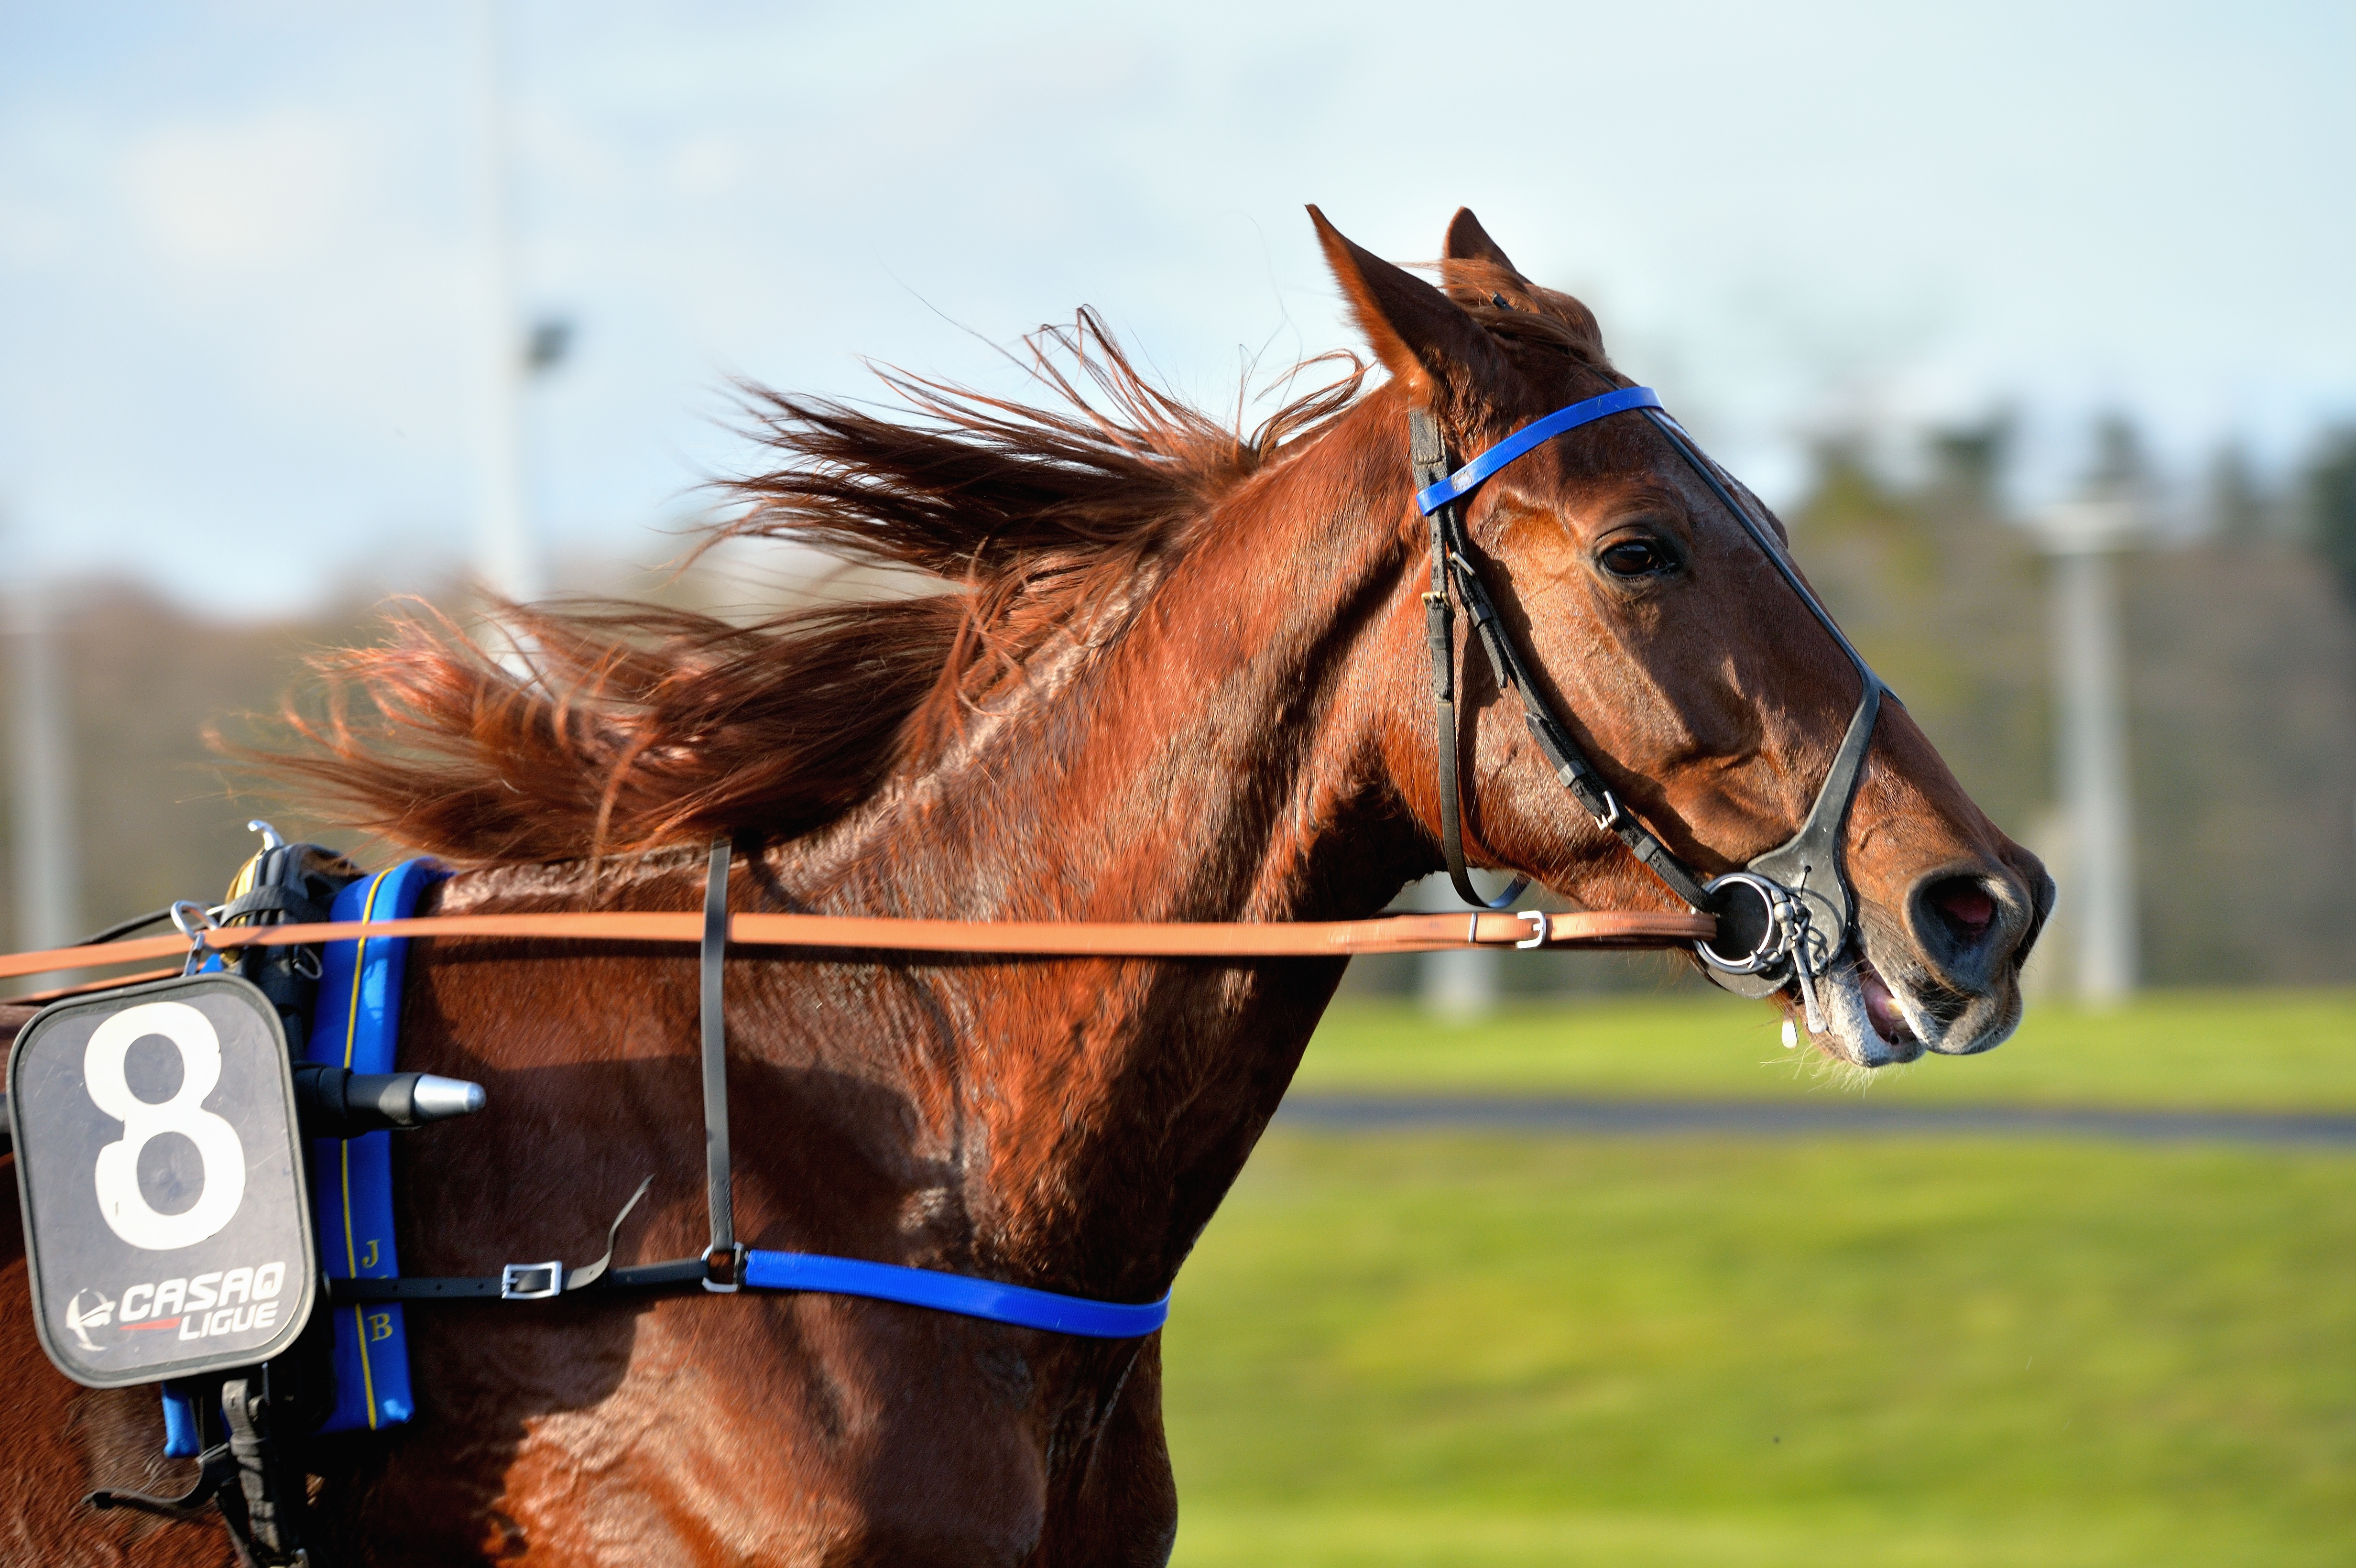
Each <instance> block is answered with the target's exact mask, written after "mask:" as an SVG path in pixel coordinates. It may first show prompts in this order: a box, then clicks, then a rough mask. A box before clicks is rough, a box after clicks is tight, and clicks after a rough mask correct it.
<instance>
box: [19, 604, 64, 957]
mask: <svg viewBox="0 0 2356 1568" xmlns="http://www.w3.org/2000/svg"><path fill="white" fill-rule="evenodd" d="M10 608H11V612H12V613H11V615H10V620H11V622H12V623H13V624H12V625H11V627H10V631H11V632H12V633H13V634H14V635H12V636H11V637H10V638H9V641H10V642H11V643H12V644H14V647H13V649H12V650H11V651H12V652H13V653H14V654H15V657H14V658H12V659H11V660H10V661H9V663H10V664H11V665H12V666H13V667H14V669H13V672H12V673H13V674H14V677H15V678H14V680H13V681H12V683H11V684H12V686H13V687H14V691H13V693H12V696H13V699H14V700H13V702H12V703H11V705H10V706H11V708H12V709H13V710H14V711H13V718H14V720H15V722H14V725H13V726H12V727H13V729H14V731H15V733H14V734H13V735H11V736H10V741H11V744H10V747H9V752H10V759H9V760H10V763H11V764H12V771H13V772H14V773H15V779H14V784H15V789H14V790H13V792H12V793H13V795H14V796H15V799H14V801H13V803H12V804H13V805H14V806H15V808H16V809H15V811H14V813H13V815H14V816H15V818H16V821H15V823H14V827H15V829H16V835H15V837H16V945H17V946H19V947H20V948H40V947H62V946H64V945H65V944H68V943H70V942H71V941H73V940H74V938H75V937H77V936H79V935H80V934H81V909H80V904H81V900H80V888H79V887H78V886H77V885H76V882H75V878H74V859H75V857H74V820H73V784H72V772H73V769H72V757H73V753H72V747H71V742H70V740H69V739H68V737H67V734H66V728H65V711H64V704H63V703H61V702H59V700H58V689H57V682H58V668H57V661H56V658H55V656H54V648H53V645H52V643H53V636H54V633H53V630H52V627H51V626H50V624H49V617H48V613H47V611H46V610H45V609H44V607H43V603H42V594H41V591H40V589H39V588H38V587H37V586H34V585H32V584H30V583H28V584H27V586H25V587H22V588H19V589H18V590H17V592H16V594H15V595H14V596H13V603H12V604H11V606H10Z"/></svg>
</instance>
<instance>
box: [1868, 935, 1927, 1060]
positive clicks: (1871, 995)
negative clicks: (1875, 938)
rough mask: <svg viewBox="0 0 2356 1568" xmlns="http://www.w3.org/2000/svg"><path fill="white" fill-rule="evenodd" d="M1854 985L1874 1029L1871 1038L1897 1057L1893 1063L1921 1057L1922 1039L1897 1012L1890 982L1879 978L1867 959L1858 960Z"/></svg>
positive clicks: (1876, 970) (1900, 1012)
mask: <svg viewBox="0 0 2356 1568" xmlns="http://www.w3.org/2000/svg"><path fill="white" fill-rule="evenodd" d="M1857 982H1858V992H1859V993H1860V999H1862V1000H1863V1001H1864V1003H1865V1021H1866V1022H1867V1023H1869V1024H1870V1025H1872V1026H1873V1032H1874V1035H1875V1036H1876V1037H1877V1038H1878V1039H1879V1040H1880V1041H1881V1042H1882V1044H1884V1045H1886V1046H1888V1047H1889V1048H1890V1050H1891V1051H1892V1052H1894V1053H1897V1054H1896V1055H1895V1056H1894V1057H1893V1060H1896V1061H1912V1060H1914V1058H1916V1057H1917V1056H1920V1055H1922V1037H1921V1036H1920V1035H1918V1034H1916V1033H1915V1032H1914V1026H1913V1025H1912V1023H1909V1022H1908V1021H1907V1019H1906V1015H1905V1013H1904V1012H1902V1011H1901V1010H1900V1008H1899V1006H1898V997H1897V996H1896V994H1895V993H1893V992H1892V991H1891V990H1890V982H1889V981H1887V980H1885V979H1883V978H1882V977H1881V971H1880V970H1879V969H1876V968H1875V967H1874V966H1873V963H1872V961H1871V960H1870V959H1864V958H1860V959H1858V965H1857Z"/></svg>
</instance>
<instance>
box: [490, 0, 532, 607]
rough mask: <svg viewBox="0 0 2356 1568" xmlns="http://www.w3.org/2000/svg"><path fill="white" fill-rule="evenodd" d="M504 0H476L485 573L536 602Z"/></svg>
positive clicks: (508, 593)
mask: <svg viewBox="0 0 2356 1568" xmlns="http://www.w3.org/2000/svg"><path fill="white" fill-rule="evenodd" d="M501 3H502V0H477V5H476V23H477V35H478V36H477V46H478V47H477V70H478V74H479V76H480V81H479V82H478V84H477V85H478V89H479V103H478V110H479V113H480V124H479V126H478V128H477V130H478V137H479V146H480V164H481V168H480V171H479V178H478V181H477V187H478V188H477V197H478V199H479V203H480V211H479V212H478V214H477V222H478V226H479V228H480V230H481V234H482V240H483V253H482V263H483V264H482V275H481V280H480V283H481V289H482V298H481V301H480V310H481V313H482V332H481V342H482V347H483V355H484V359H483V367H482V379H483V387H482V399H481V400H482V412H481V420H482V423H481V427H480V432H479V433H480V441H481V451H480V454H479V462H480V463H481V465H482V466H481V475H480V481H479V482H480V484H481V486H482V489H481V495H480V496H479V497H478V498H477V508H478V521H477V536H476V563H475V564H476V570H477V572H479V573H480V574H481V576H482V579H483V581H484V584H485V585H486V586H487V587H488V588H489V589H490V590H491V591H492V592H495V593H498V594H500V595H502V596H504V597H506V598H509V599H513V600H530V599H534V598H537V597H539V596H540V594H541V592H542V591H543V584H542V582H541V563H540V554H539V550H538V549H537V548H536V541H535V540H534V539H532V536H531V524H530V515H529V513H528V511H527V508H526V506H525V496H524V474H523V397H524V380H525V377H526V374H527V370H526V367H525V364H524V352H523V337H522V332H521V329H520V327H519V324H518V316H517V313H516V304H515V272H516V269H515V234H514V216H515V215H514V211H513V208H512V206H511V203H510V198H509V189H508V159H509V123H508V101H507V100H508V93H507V47H506V39H505V37H503V20H504V18H503V17H502V15H501Z"/></svg>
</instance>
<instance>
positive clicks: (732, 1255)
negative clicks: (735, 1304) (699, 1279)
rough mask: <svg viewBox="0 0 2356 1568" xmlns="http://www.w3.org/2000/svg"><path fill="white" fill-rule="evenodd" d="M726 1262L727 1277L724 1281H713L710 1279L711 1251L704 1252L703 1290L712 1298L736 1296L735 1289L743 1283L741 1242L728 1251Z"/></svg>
mask: <svg viewBox="0 0 2356 1568" xmlns="http://www.w3.org/2000/svg"><path fill="white" fill-rule="evenodd" d="M727 1261H728V1277H727V1278H726V1279H725V1280H724V1281H723V1280H717V1279H714V1278H712V1252H711V1249H710V1248H706V1249H705V1250H704V1253H703V1288H704V1289H706V1290H708V1291H710V1292H712V1295H714V1296H734V1295H735V1294H736V1287H737V1286H738V1285H742V1284H744V1243H742V1242H739V1243H737V1244H736V1245H735V1246H734V1247H733V1248H731V1249H730V1250H729V1254H728V1260H727Z"/></svg>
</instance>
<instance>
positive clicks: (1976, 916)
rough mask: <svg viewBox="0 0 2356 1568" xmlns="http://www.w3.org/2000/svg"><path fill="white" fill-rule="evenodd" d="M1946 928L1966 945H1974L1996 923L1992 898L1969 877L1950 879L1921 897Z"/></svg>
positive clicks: (1985, 889) (1978, 883)
mask: <svg viewBox="0 0 2356 1568" xmlns="http://www.w3.org/2000/svg"><path fill="white" fill-rule="evenodd" d="M1923 901H1924V902H1926V903H1928V904H1929V905H1930V906H1931V907H1932V908H1933V909H1934V910H1936V911H1938V912H1939V918H1940V919H1941V920H1943V921H1944V922H1945V923H1946V925H1947V929H1948V930H1950V931H1952V932H1954V934H1955V935H1956V936H1957V937H1959V938H1960V939H1962V940H1963V941H1965V942H1966V943H1971V942H1977V941H1978V940H1979V939H1980V938H1981V937H1982V936H1984V935H1986V934H1987V928H1988V927H1989V926H1991V925H1993V924H1995V923H1996V899H1995V898H1994V897H1993V896H1992V895H1991V894H1990V893H1989V892H1988V891H1987V886H1986V885H1985V884H1984V883H1982V882H1980V881H1979V880H1977V879H1976V878H1973V877H1950V878H1948V879H1947V880H1945V881H1943V882H1940V883H1938V884H1937V885H1936V886H1934V887H1933V888H1932V889H1931V890H1930V891H1928V892H1927V893H1925V894H1924V895H1923Z"/></svg>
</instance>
